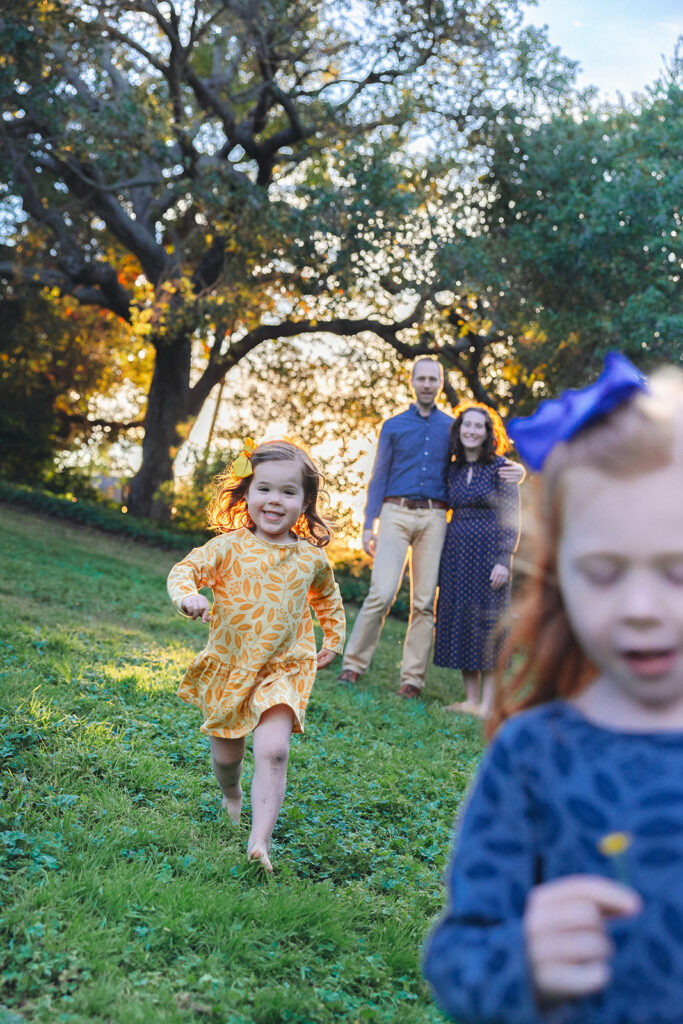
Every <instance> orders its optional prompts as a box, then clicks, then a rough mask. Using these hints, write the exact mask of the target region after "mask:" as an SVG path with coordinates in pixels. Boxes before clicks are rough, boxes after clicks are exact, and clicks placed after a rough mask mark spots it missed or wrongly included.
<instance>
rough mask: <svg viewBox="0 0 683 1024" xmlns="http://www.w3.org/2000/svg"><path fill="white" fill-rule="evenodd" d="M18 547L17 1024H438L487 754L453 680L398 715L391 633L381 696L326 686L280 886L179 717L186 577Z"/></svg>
mask: <svg viewBox="0 0 683 1024" xmlns="http://www.w3.org/2000/svg"><path fill="white" fill-rule="evenodd" d="M0 525H1V527H2V529H1V530H0V557H2V560H3V566H4V568H5V571H4V572H3V575H2V578H1V579H0V600H1V601H2V605H3V608H4V609H5V611H6V613H7V614H6V615H4V617H3V619H2V622H1V623H0V695H1V706H0V720H1V725H2V733H1V735H2V740H0V758H1V759H2V764H3V768H4V771H3V773H2V775H1V776H0V779H1V782H2V807H1V811H0V813H1V816H2V817H1V820H0V833H1V835H2V839H3V841H2V844H0V876H1V878H0V881H1V882H2V887H1V890H2V897H1V899H2V906H1V908H0V934H1V936H2V937H1V939H0V1007H2V1009H1V1010H0V1014H2V1013H5V1014H7V1017H6V1019H7V1021H11V1020H12V1016H11V1015H12V1014H15V1015H16V1016H17V1018H18V1020H19V1021H22V1020H24V1021H29V1020H30V1021H34V1022H44V1024H48V1022H49V1024H53V1022H54V1021H55V1020H58V1021H62V1022H64V1024H93V1022H99V1021H101V1022H102V1024H106V1022H108V1021H111V1020H112V1019H115V1020H116V1024H138V1022H143V1021H144V1022H145V1024H162V1022H163V1024H168V1022H171V1024H181V1022H189V1021H193V1020H196V1019H198V1018H202V1019H206V1020H210V1021H216V1022H217V1024H218V1022H220V1024H279V1022H283V1021H290V1022H293V1024H310V1022H311V1021H315V1022H316V1024H332V1022H333V1021H339V1020H343V1021H349V1022H356V1021H359V1022H362V1021H368V1022H376V1024H385V1022H386V1024H388V1022H392V1024H409V1022H410V1024H438V1022H439V1021H440V1020H441V1019H442V1018H441V1016H440V1014H439V1013H438V1012H437V1010H436V1009H435V1007H434V1006H433V1004H432V1003H431V1001H430V999H429V996H428V993H427V991H426V987H425V985H424V983H423V982H422V980H421V978H420V973H419V965H418V957H419V948H420V944H421V942H422V939H423V936H424V934H425V931H426V930H427V928H428V927H429V924H430V922H431V920H432V919H433V918H434V917H435V916H436V914H437V913H438V912H439V911H440V909H441V905H442V899H443V895H442V888H441V874H442V871H443V868H444V865H445V858H446V856H447V852H448V847H449V843H450V831H451V823H452V820H453V816H454V814H455V812H456V809H457V806H458V803H459V801H460V799H461V796H462V793H463V791H464V788H465V786H466V785H467V782H468V780H469V777H470V775H471V772H472V770H473V767H474V765H475V763H476V761H477V759H478V756H479V752H480V749H481V741H480V737H479V733H478V728H477V726H476V725H475V724H474V722H473V721H472V720H470V719H457V718H453V717H449V716H444V715H443V713H442V712H441V705H442V704H443V703H446V702H447V701H449V700H452V699H453V697H454V692H455V691H456V690H457V689H458V687H456V683H455V677H454V674H453V673H448V672H446V671H444V670H437V669H434V668H433V667H432V668H431V669H430V671H429V676H428V690H427V694H426V699H425V700H424V701H420V702H404V701H399V700H398V699H397V698H396V696H395V689H396V686H397V671H398V663H399V660H400V640H401V637H402V633H403V629H402V628H401V627H399V626H397V624H396V623H392V622H388V623H387V626H386V628H385V633H384V636H383V638H382V641H381V643H380V647H379V649H378V652H377V656H376V659H375V662H374V664H373V669H372V671H371V672H370V673H368V674H367V677H366V678H365V679H364V680H363V683H362V685H360V686H355V687H348V686H341V685H338V684H337V683H336V682H335V676H336V671H337V668H338V666H336V665H335V666H333V667H331V668H330V669H329V670H326V671H324V672H321V673H320V676H319V678H318V680H317V682H316V687H315V689H314V692H313V698H312V701H311V705H310V707H309V713H308V719H307V723H306V733H305V735H304V736H303V737H295V738H294V740H293V742H292V753H291V762H290V771H289V782H288V793H287V798H286V801H285V806H284V809H283V814H282V817H281V820H280V822H279V823H278V826H277V829H276V833H275V844H274V855H275V863H276V873H275V876H274V877H273V878H272V879H267V878H265V879H264V878H263V876H262V875H260V874H259V872H258V871H254V870H252V869H251V868H249V867H248V866H247V864H246V863H245V852H244V851H245V845H246V838H247V831H248V830H247V827H246V824H245V825H243V826H241V827H240V828H239V829H234V828H232V827H231V826H229V824H228V822H227V819H226V818H225V817H224V816H223V815H222V814H221V812H220V800H219V798H218V795H217V790H216V786H215V782H214V780H213V777H212V773H211V770H210V765H209V757H208V747H207V743H206V740H205V738H204V737H203V736H202V735H201V733H200V732H199V729H198V716H197V712H196V710H195V709H194V708H191V707H189V706H188V705H186V704H183V703H182V702H180V701H178V700H177V698H176V697H175V690H176V687H177V684H178V681H179V679H180V677H181V675H182V673H183V671H184V669H185V667H186V665H187V663H188V661H189V659H190V658H191V657H192V654H193V652H195V651H197V650H198V649H199V648H200V646H201V644H202V643H203V638H204V636H205V632H204V629H203V628H201V627H198V625H197V623H189V622H187V621H185V620H183V619H181V618H180V617H179V616H178V615H176V614H175V612H174V611H173V609H172V608H171V606H170V604H169V602H168V600H167V598H166V594H165V575H166V572H167V571H168V569H169V568H170V565H171V563H172V560H173V557H174V556H173V555H171V554H170V553H169V554H164V553H162V552H159V551H155V550H152V549H146V548H144V547H142V546H137V547H136V548H135V549H133V548H131V547H130V546H126V545H125V544H122V543H121V541H119V540H117V539H115V538H108V537H98V536H97V535H96V534H92V533H87V534H84V533H83V531H82V530H81V529H79V528H77V527H75V526H72V525H69V524H66V523H56V522H49V521H45V520H42V519H34V518H33V517H31V516H27V515H26V514H19V513H17V512H15V511H12V510H7V509H5V508H0ZM18 581H20V583H18ZM250 770H251V769H250V763H249V755H248V757H247V770H246V774H247V783H248V776H249V774H250ZM247 816H248V814H247ZM4 1019H5V1018H3V1017H2V1016H0V1020H4Z"/></svg>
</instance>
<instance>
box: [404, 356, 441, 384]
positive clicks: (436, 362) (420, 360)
mask: <svg viewBox="0 0 683 1024" xmlns="http://www.w3.org/2000/svg"><path fill="white" fill-rule="evenodd" d="M420 363H431V364H432V366H436V368H437V369H438V371H439V376H440V377H441V380H443V366H442V365H441V363H440V362H439V360H438V359H432V357H431V356H418V357H417V359H416V360H415V362H414V363H413V368H412V370H411V371H410V379H411V380H412V379H413V376H414V374H415V370H416V369H417V367H418V366H419V365H420Z"/></svg>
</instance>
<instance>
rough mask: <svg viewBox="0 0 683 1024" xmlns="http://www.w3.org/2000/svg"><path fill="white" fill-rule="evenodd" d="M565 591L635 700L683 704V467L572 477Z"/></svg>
mask: <svg viewBox="0 0 683 1024" xmlns="http://www.w3.org/2000/svg"><path fill="white" fill-rule="evenodd" d="M563 495H564V501H563V519H562V535H561V539H560V546H559V553H558V574H559V582H560V589H561V591H562V596H563V598H564V603H565V607H566V609H567V614H568V616H569V619H570V621H571V624H572V627H573V629H574V632H575V634H576V637H577V639H578V641H579V643H580V644H581V646H582V648H583V649H584V651H585V653H586V654H587V655H588V657H589V658H590V659H591V661H592V662H593V663H594V664H595V666H596V667H597V669H598V671H599V673H600V679H599V680H598V683H601V682H602V683H605V682H606V683H607V684H608V685H609V686H610V687H612V688H614V687H616V688H617V689H618V690H619V691H620V693H621V695H622V696H623V697H624V698H625V699H626V700H627V701H628V702H629V703H630V704H631V705H632V706H633V707H634V708H637V706H641V707H642V706H648V707H650V708H652V709H653V710H654V709H658V710H666V709H667V708H672V707H674V706H675V705H677V706H679V707H681V708H683V468H682V467H681V465H680V464H676V463H674V464H671V465H669V466H666V467H664V468H663V469H658V470H656V471H655V472H652V473H645V474H639V475H636V476H629V477H612V476H608V475H607V474H605V473H603V472H600V471H599V470H596V469H593V468H590V467H588V466H577V467H575V468H572V469H569V470H568V471H567V473H566V477H565V479H564V480H563Z"/></svg>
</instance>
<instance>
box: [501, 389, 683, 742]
mask: <svg viewBox="0 0 683 1024" xmlns="http://www.w3.org/2000/svg"><path fill="white" fill-rule="evenodd" d="M674 461H676V462H677V463H683V374H682V373H680V371H677V370H671V369H669V370H665V371H660V373H658V374H655V375H654V376H653V378H652V380H651V382H650V392H649V393H643V392H641V393H639V394H637V395H636V396H635V397H633V398H631V399H630V400H629V401H627V402H626V403H624V404H623V405H621V406H619V407H618V408H617V409H615V410H614V411H613V412H611V413H609V414H608V415H607V416H605V417H603V418H602V419H601V420H599V421H597V422H596V423H595V424H593V425H591V426H589V427H586V428H584V429H583V430H581V431H580V432H579V433H578V434H577V435H576V436H575V437H574V438H572V439H571V440H570V441H566V442H564V443H560V444H558V445H557V446H556V447H555V448H554V449H553V451H552V452H551V453H550V455H549V456H548V459H547V460H546V463H545V465H544V467H543V473H542V475H541V477H540V478H539V479H537V480H536V481H535V484H536V488H537V490H536V521H537V527H536V530H537V536H536V538H535V563H534V566H533V569H532V572H531V574H530V576H529V579H528V582H527V584H526V587H525V589H524V591H523V593H522V595H521V598H520V601H519V608H518V609H517V610H518V612H519V615H518V617H517V625H516V626H515V627H514V628H513V630H512V634H511V636H510V639H509V641H508V643H507V644H506V649H505V651H504V652H503V654H502V655H501V661H500V665H501V666H502V665H503V663H504V660H505V659H507V658H508V657H509V655H510V653H511V652H512V651H513V650H519V649H520V648H521V650H522V652H523V662H522V664H521V666H520V667H519V668H518V670H517V671H516V672H515V673H514V675H513V676H512V677H511V678H510V679H508V680H504V679H503V675H502V668H501V669H499V672H498V685H497V688H496V694H495V699H494V707H493V714H492V716H491V718H490V719H489V721H488V723H487V726H486V733H487V736H488V737H489V738H490V737H491V736H493V734H494V733H495V732H496V730H497V729H498V728H499V726H500V725H502V723H503V722H504V721H505V720H506V719H507V718H509V717H510V715H512V714H514V713H515V712H517V711H522V710H523V709H525V708H531V707H535V706H536V705H538V704H545V703H547V702H548V701H551V700H557V699H566V698H568V697H573V696H575V695H576V694H578V693H579V692H580V691H581V690H582V689H583V688H584V687H585V686H586V685H587V684H588V683H589V682H590V681H591V680H592V679H593V678H595V676H596V675H597V668H596V666H595V665H593V663H592V662H591V661H590V660H589V658H588V657H587V656H586V655H585V654H584V652H583V649H582V648H581V646H580V644H579V641H578V639H577V637H576V636H575V634H574V631H573V629H572V626H571V623H570V621H569V617H568V615H567V611H566V609H565V605H564V599H563V596H562V591H561V588H560V584H559V580H558V571H557V555H558V549H559V544H560V537H561V532H562V507H563V497H564V490H563V487H564V480H565V476H566V471H567V470H568V469H571V468H573V467H575V466H581V465H587V466H592V467H594V468H596V469H599V470H600V471H602V472H604V473H606V474H608V475H611V476H615V477H628V476H637V475H640V474H642V473H646V472H648V471H652V470H655V469H659V468H662V467H664V466H666V465H669V464H671V463H672V462H674Z"/></svg>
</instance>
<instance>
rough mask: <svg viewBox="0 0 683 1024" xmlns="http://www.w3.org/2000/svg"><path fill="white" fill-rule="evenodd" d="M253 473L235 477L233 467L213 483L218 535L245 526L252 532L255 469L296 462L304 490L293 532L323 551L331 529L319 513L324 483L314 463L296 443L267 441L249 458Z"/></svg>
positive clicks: (211, 515)
mask: <svg viewBox="0 0 683 1024" xmlns="http://www.w3.org/2000/svg"><path fill="white" fill-rule="evenodd" d="M250 459H251V466H252V470H251V472H250V473H249V474H248V475H247V476H244V477H236V476H235V474H234V473H233V471H232V466H228V467H227V469H225V470H224V471H223V472H222V473H219V475H218V476H217V477H216V478H215V479H214V482H213V487H214V492H213V497H212V498H211V502H210V504H209V510H208V520H209V526H210V527H212V529H214V530H217V531H218V533H231V532H232V531H233V530H239V529H241V528H242V527H244V526H246V527H247V528H248V529H250V528H251V527H252V526H253V525H254V521H253V519H252V518H251V516H250V515H249V509H248V508H247V500H246V499H247V491H248V490H249V485H250V483H251V481H252V480H253V479H254V469H256V467H257V466H260V465H261V464H262V463H264V462H297V463H298V464H299V466H300V468H301V482H302V485H303V489H304V508H303V512H302V513H301V515H300V516H299V518H298V519H297V521H296V523H295V524H294V526H293V527H292V532H293V533H295V534H296V535H297V537H301V538H302V539H303V540H307V541H308V542H309V543H310V544H314V545H315V546H316V547H319V548H322V547H325V545H326V544H329V543H330V540H331V539H332V525H331V523H329V522H328V520H327V519H325V518H324V517H323V516H322V515H321V514H320V512H319V511H318V505H317V503H318V496H319V494H320V493H321V491H322V489H323V486H324V483H325V480H324V477H323V475H322V473H321V472H320V470H319V469H318V467H317V466H316V464H315V463H314V462H313V459H311V457H310V456H309V455H308V454H307V453H306V452H305V451H304V449H303V448H301V447H300V446H299V445H298V444H295V443H294V442H293V441H288V440H284V441H264V442H263V443H262V444H259V445H257V446H256V448H254V450H253V452H252V453H251V455H250Z"/></svg>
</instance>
